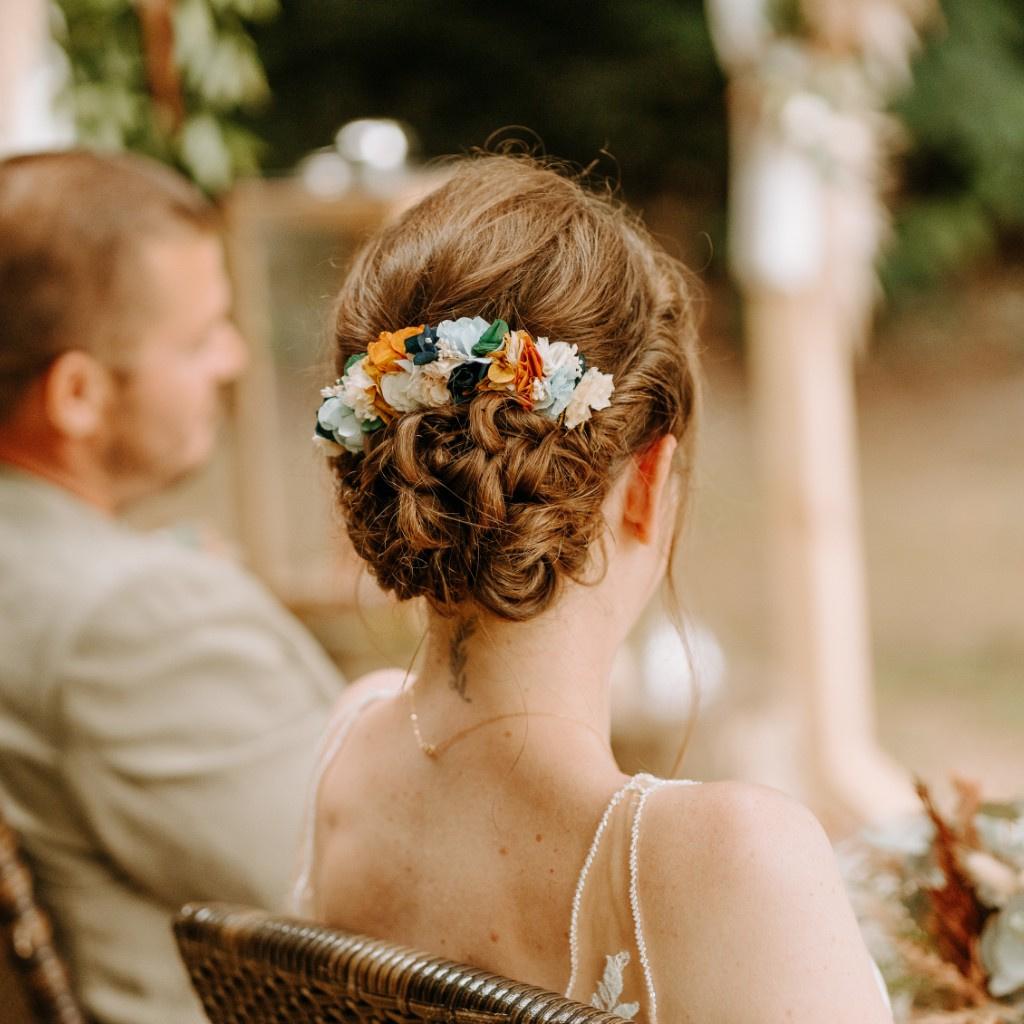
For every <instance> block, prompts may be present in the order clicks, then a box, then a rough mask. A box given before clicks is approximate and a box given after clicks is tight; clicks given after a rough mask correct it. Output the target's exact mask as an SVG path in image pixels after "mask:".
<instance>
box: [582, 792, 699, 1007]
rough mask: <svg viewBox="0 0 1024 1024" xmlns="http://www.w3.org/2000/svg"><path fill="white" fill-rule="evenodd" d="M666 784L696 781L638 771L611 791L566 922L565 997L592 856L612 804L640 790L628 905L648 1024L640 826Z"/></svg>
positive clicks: (651, 993) (650, 992)
mask: <svg viewBox="0 0 1024 1024" xmlns="http://www.w3.org/2000/svg"><path fill="white" fill-rule="evenodd" d="M667 785H676V786H692V785H696V783H695V782H694V781H692V780H690V779H659V778H657V777H655V776H653V775H648V774H646V773H640V774H638V775H634V776H633V777H632V778H631V779H630V780H629V781H628V782H627V783H625V785H623V786H622V787H621V788H619V789H618V790H616V792H615V793H613V794H612V797H611V799H610V800H609V801H608V804H607V806H606V807H605V809H604V813H603V814H602V815H601V820H600V822H599V823H598V826H597V830H596V831H595V833H594V839H593V841H592V842H591V844H590V849H589V850H588V851H587V856H586V859H585V860H584V861H583V867H582V869H581V871H580V875H579V880H578V881H577V883H576V891H575V893H574V894H573V900H572V920H571V921H570V924H569V984H568V985H567V986H566V989H565V995H566V996H567V997H570V996H571V993H572V991H573V989H574V987H575V985H576V981H577V978H578V976H579V923H580V921H579V917H580V908H581V906H582V904H583V892H584V889H585V888H586V884H587V878H588V876H589V874H590V869H591V867H592V866H593V864H594V860H595V859H596V858H597V854H598V851H599V849H600V847H601V841H602V840H603V839H604V836H605V833H606V832H607V831H608V825H609V823H610V822H611V817H612V814H613V812H614V811H615V808H616V807H618V805H619V804H620V803H621V802H622V801H623V799H624V798H625V797H626V795H627V794H628V793H639V794H640V798H639V800H638V801H637V806H636V808H635V810H634V812H633V821H632V823H631V825H630V836H629V865H628V870H629V908H630V916H631V917H632V919H633V929H634V935H635V940H636V948H637V953H638V956H639V960H640V967H641V970H642V972H643V978H644V988H645V989H646V993H647V999H648V1012H647V1015H646V1016H647V1021H648V1024H657V1006H658V1002H657V994H656V992H655V990H654V980H653V978H652V976H651V965H650V960H649V958H648V956H647V942H646V939H645V938H644V931H643V919H642V917H641V912H640V880H639V874H640V872H639V860H640V826H641V821H642V818H643V812H644V809H645V807H646V805H647V799H648V797H649V796H650V795H651V793H653V792H654V791H655V790H656V789H660V788H661V787H662V786H667Z"/></svg>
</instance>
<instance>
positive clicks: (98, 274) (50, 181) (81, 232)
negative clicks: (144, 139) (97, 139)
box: [0, 150, 217, 422]
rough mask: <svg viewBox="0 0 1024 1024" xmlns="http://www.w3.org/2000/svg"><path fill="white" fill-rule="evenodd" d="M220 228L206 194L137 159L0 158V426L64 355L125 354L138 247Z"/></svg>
mask: <svg viewBox="0 0 1024 1024" xmlns="http://www.w3.org/2000/svg"><path fill="white" fill-rule="evenodd" d="M216 227H217V216H216V212H215V210H214V208H213V207H212V206H211V204H210V203H209V202H208V201H207V200H206V198H205V197H204V196H203V195H202V193H200V192H199V191H198V190H197V189H195V188H194V187H193V186H192V185H190V184H189V183H188V182H187V181H185V179H183V178H182V177H180V176H179V175H178V174H176V173H174V172H173V171H171V170H169V169H168V168H166V167H163V166H162V165H160V164H157V163H155V162H153V161H151V160H147V159H144V158H142V157H138V156H131V155H128V154H104V155H101V154H99V153H92V152H89V151H86V150H69V151H66V152H57V153H36V154H30V155H26V156H17V157H11V158H9V159H6V160H3V161H0V422H2V421H3V420H4V419H5V418H6V417H7V416H8V415H9V414H10V413H11V412H13V410H14V407H15V405H16V404H17V402H18V400H19V399H20V397H21V395H22V394H23V392H24V391H25V389H26V388H27V387H28V385H29V384H30V383H31V381H32V380H33V379H35V377H36V376H38V374H40V373H41V372H43V370H45V368H46V367H47V366H48V365H49V364H50V363H51V362H52V361H53V359H55V358H56V357H57V356H58V355H60V354H61V353H62V352H66V351H68V350H69V349H85V350H87V351H90V352H93V353H94V354H95V355H97V356H98V357H99V358H101V359H104V360H105V361H111V360H114V359H115V358H118V357H121V356H123V355H124V354H125V353H126V351H128V350H129V342H128V339H127V337H126V335H127V334H128V333H129V331H128V330H127V325H128V321H129V320H130V314H131V313H134V312H135V311H136V310H137V308H138V305H139V301H138V299H137V298H136V297H135V293H136V292H137V290H138V274H139V271H138V252H139V246H140V244H141V243H142V242H143V241H145V240H149V239H151V238H154V237H163V236H165V235H167V234H169V233H171V232H173V231H180V230H182V229H185V230H193V231H213V230H216Z"/></svg>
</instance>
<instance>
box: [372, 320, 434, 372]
mask: <svg viewBox="0 0 1024 1024" xmlns="http://www.w3.org/2000/svg"><path fill="white" fill-rule="evenodd" d="M422 332H423V325H422V324H420V325H419V327H403V328H402V329H401V330H400V331H381V332H380V334H379V335H377V340H376V341H371V342H370V344H369V345H368V346H367V348H366V355H367V359H366V372H367V373H368V374H369V375H370V376H371V377H372V378H373V379H374V380H375V381H376V380H380V375H381V374H382V373H398V372H399V371H401V369H402V368H401V367H400V366H398V365H396V364H397V363H398V360H399V359H405V356H406V353H405V339H406V338H414V337H415V336H416V335H417V334H422Z"/></svg>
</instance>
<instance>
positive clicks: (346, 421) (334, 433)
mask: <svg viewBox="0 0 1024 1024" xmlns="http://www.w3.org/2000/svg"><path fill="white" fill-rule="evenodd" d="M316 436H318V437H323V438H326V439H328V440H333V441H336V442H337V443H338V444H340V445H344V447H345V448H347V449H348V450H349V451H350V452H359V451H362V450H363V429H362V427H361V425H360V423H359V420H358V419H357V418H356V414H355V412H354V411H353V410H352V407H351V406H350V405H347V404H346V403H345V402H344V401H343V400H342V399H340V398H337V397H332V398H328V399H327V400H326V401H325V402H324V403H323V405H321V406H320V408H319V410H318V411H317V414H316Z"/></svg>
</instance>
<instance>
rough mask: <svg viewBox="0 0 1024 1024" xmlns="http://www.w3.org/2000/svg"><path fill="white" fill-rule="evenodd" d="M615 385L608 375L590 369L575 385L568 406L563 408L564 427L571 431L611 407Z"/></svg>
mask: <svg viewBox="0 0 1024 1024" xmlns="http://www.w3.org/2000/svg"><path fill="white" fill-rule="evenodd" d="M614 390H615V385H614V384H613V383H612V375H611V374H610V373H601V371H600V370H598V369H596V368H594V367H591V368H590V369H589V370H587V372H586V373H585V374H583V377H582V378H581V379H580V382H579V383H578V384H577V385H576V390H575V391H573V393H572V397H571V398H570V399H569V403H568V405H567V406H566V407H565V426H566V428H567V429H569V430H572V429H573V428H574V427H578V426H579V425H580V424H581V423H586V422H587V420H589V419H590V414H591V413H592V412H594V411H596V410H598V409H607V408H608V406H609V405H611V397H612V392H613V391H614Z"/></svg>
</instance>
